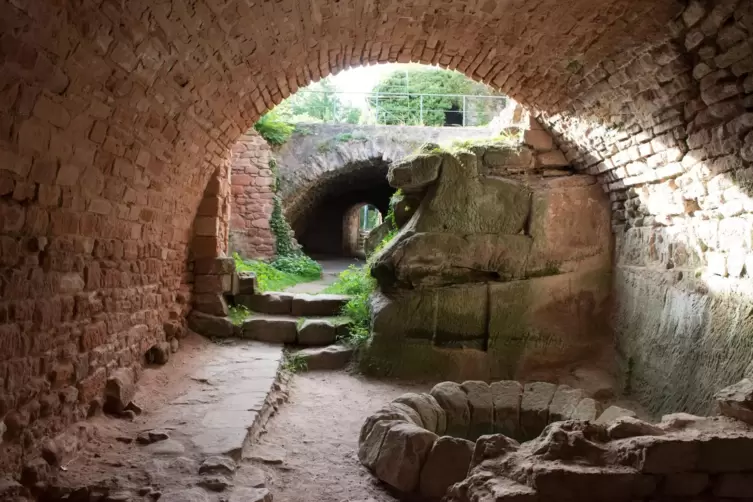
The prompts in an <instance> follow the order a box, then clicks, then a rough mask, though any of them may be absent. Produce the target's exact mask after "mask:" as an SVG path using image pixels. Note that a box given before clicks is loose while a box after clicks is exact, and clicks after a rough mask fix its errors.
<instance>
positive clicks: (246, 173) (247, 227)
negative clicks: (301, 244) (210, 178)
mask: <svg viewBox="0 0 753 502" xmlns="http://www.w3.org/2000/svg"><path fill="white" fill-rule="evenodd" d="M272 158H273V155H272V148H271V147H270V146H269V144H267V142H266V141H265V140H264V138H262V137H261V136H259V134H258V133H257V132H256V131H255V130H253V129H249V130H248V131H247V132H246V133H245V134H243V136H241V137H240V139H238V141H237V142H236V143H235V145H234V146H233V157H232V177H231V182H232V199H233V203H232V210H231V218H230V227H231V228H230V252H231V253H233V252H237V253H239V254H240V255H241V256H243V257H245V258H255V259H264V258H271V257H272V256H273V255H274V252H275V238H274V235H273V234H272V231H271V229H270V227H269V217H270V216H271V215H272V208H273V204H274V181H275V178H274V176H275V175H274V173H273V172H272V169H271V168H270V161H271V160H272Z"/></svg>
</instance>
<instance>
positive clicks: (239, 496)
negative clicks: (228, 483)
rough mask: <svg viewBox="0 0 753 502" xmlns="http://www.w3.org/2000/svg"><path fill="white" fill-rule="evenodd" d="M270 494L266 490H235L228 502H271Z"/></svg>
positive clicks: (241, 488)
mask: <svg viewBox="0 0 753 502" xmlns="http://www.w3.org/2000/svg"><path fill="white" fill-rule="evenodd" d="M272 500H273V499H272V494H271V493H270V492H269V490H267V489H266V488H245V487H238V488H235V489H234V490H233V491H232V493H230V498H229V499H228V502H272Z"/></svg>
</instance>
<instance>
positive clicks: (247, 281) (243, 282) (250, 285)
mask: <svg viewBox="0 0 753 502" xmlns="http://www.w3.org/2000/svg"><path fill="white" fill-rule="evenodd" d="M257 288H258V286H257V283H256V274H254V273H252V272H240V273H239V274H238V292H237V293H236V294H238V295H253V294H255V293H256V290H257Z"/></svg>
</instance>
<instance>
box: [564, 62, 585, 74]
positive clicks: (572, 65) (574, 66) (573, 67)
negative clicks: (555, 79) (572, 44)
mask: <svg viewBox="0 0 753 502" xmlns="http://www.w3.org/2000/svg"><path fill="white" fill-rule="evenodd" d="M581 68H583V64H582V63H581V62H580V61H578V60H577V59H571V60H570V61H568V62H567V65H565V69H566V70H567V71H569V72H570V73H578V72H579V71H580V70H581Z"/></svg>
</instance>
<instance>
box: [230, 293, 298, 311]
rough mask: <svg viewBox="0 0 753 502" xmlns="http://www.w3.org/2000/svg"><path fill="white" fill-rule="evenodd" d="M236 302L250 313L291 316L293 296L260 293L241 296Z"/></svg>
mask: <svg viewBox="0 0 753 502" xmlns="http://www.w3.org/2000/svg"><path fill="white" fill-rule="evenodd" d="M236 300H238V301H240V303H241V304H242V305H245V306H246V307H248V308H249V309H250V310H251V311H252V312H258V313H260V314H275V315H277V314H283V315H284V314H291V313H292V311H293V295H291V294H288V293H261V294H253V295H243V296H241V297H240V299H239V298H236Z"/></svg>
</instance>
